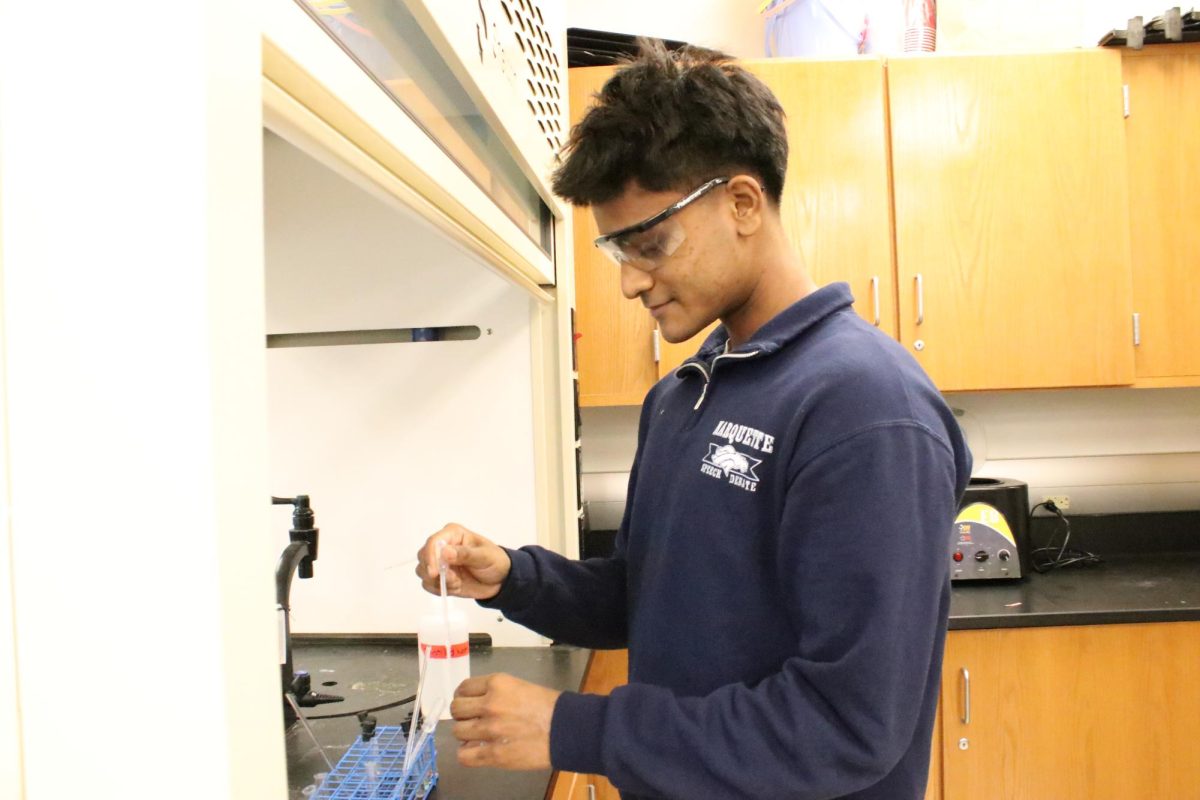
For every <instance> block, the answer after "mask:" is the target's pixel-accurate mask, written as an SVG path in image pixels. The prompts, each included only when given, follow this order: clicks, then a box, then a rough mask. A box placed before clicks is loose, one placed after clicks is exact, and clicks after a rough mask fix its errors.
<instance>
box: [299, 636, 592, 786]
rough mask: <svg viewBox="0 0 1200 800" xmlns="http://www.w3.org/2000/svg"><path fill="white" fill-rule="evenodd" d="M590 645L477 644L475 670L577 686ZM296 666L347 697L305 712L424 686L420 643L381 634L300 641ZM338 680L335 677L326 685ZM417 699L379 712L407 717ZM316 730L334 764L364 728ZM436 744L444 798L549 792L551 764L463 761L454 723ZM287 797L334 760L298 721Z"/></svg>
mask: <svg viewBox="0 0 1200 800" xmlns="http://www.w3.org/2000/svg"><path fill="white" fill-rule="evenodd" d="M589 655H590V651H588V650H582V649H579V648H575V647H562V646H557V645H556V646H553V647H495V648H493V647H477V646H475V645H474V644H472V646H471V674H472V675H486V674H489V673H492V672H507V673H509V674H510V675H515V676H517V677H518V678H523V679H525V680H528V681H532V682H533V683H537V684H540V685H542V686H549V687H552V688H556V689H569V690H577V689H578V688H579V686H580V684H581V683H582V682H583V675H584V672H585V670H586V669H587V662H588V657H589ZM293 659H294V661H295V668H296V669H297V670H307V671H308V673H309V674H310V675H311V676H312V683H313V691H316V692H321V693H326V694H337V695H341V696H343V697H345V698H346V699H345V700H344V701H343V702H341V703H331V704H329V705H322V706H318V707H316V708H308V709H304V712H305V716H306V717H317V716H321V715H325V714H338V713H342V712H347V711H357V710H360V709H366V708H371V707H373V706H379V705H384V704H386V703H391V702H395V701H396V700H400V699H402V698H404V697H408V696H409V695H412V694H414V693H415V692H416V689H417V650H416V647H412V646H405V645H403V644H399V643H392V644H388V643H379V642H348V643H329V642H305V641H303V640H299V641H297V642H295V643H294V646H293ZM328 682H334V684H335V685H325V684H326V683H328ZM410 708H411V706H406V707H401V708H393V709H388V710H386V711H379V712H375V713H374V716H375V717H376V719H377V720H378V722H379V725H380V726H383V725H400V724H402V723H403V722H404V720H405V719H406V717H407V716H408V712H409V710H410ZM311 725H312V729H313V733H314V734H316V737H317V740H318V741H319V742H320V743H321V745H322V748H323V749H324V750H325V753H326V755H327V756H329V760H330V761H332V762H333V763H334V764H336V763H337V762H338V759H339V758H341V757H342V754H343V753H345V752H346V750H348V749H349V747H350V745H351V744H353V743H354V741H355V739H356V738H357V737H358V734H359V727H358V720H357V719H356V718H355V717H348V718H342V719H328V720H320V719H314V720H312V721H311ZM434 740H435V743H436V746H437V752H438V758H437V764H438V771H439V773H440V778H439V780H438V785H437V788H435V789H434V790H433V793H432V794H431V795H430V797H431V798H440V800H474V799H475V798H479V799H480V800H483V798H487V800H534V799H535V798H541V797H543V796H544V795H545V793H546V787H547V786H548V785H549V783H550V775H551V773H550V770H544V771H540V772H506V771H504V770H498V769H486V768H476V769H467V768H465V767H460V766H459V765H458V761H457V759H456V757H455V754H456V752H457V750H458V742H456V741H455V740H454V736H453V735H452V732H451V723H449V722H442V723H441V724H439V725H438V726H437V730H436V731H435V732H434ZM286 744H287V761H288V797H289V800H302V799H303V795H302V794H301V790H302V789H303V788H304V787H305V786H307V785H308V784H310V783H312V779H313V775H314V774H315V773H318V772H327V771H328V767H327V766H326V764H325V762H324V760H323V759H322V758H321V754H320V753H319V752H318V751H317V748H316V746H315V745H314V744H313V743H312V740H311V739H310V738H309V736H308V734H307V733H305V731H304V728H303V726H302V725H300V724H299V723H296V724H294V725H292V727H291V728H289V729H288V731H287V736H286Z"/></svg>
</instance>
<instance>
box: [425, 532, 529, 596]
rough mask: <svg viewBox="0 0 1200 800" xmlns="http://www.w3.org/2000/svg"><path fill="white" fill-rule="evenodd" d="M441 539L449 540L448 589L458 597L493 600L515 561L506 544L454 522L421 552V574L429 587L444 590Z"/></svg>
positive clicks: (437, 591) (445, 558) (446, 554)
mask: <svg viewBox="0 0 1200 800" xmlns="http://www.w3.org/2000/svg"><path fill="white" fill-rule="evenodd" d="M438 542H445V543H446V544H445V549H443V550H442V561H444V562H445V564H446V592H447V593H448V594H450V595H452V596H454V597H466V598H469V599H471V600H490V599H491V598H493V597H495V596H496V595H497V594H498V593H499V592H500V586H501V584H503V583H504V579H505V578H507V577H508V571H509V569H511V568H512V562H511V561H510V560H509V558H508V553H507V552H505V550H504V548H503V547H500V546H499V545H497V544H495V543H493V542H492V541H490V540H488V539H485V538H484V537H482V536H480V535H479V534H478V533H474V532H472V531H469V530H467V529H466V528H464V527H463V526H461V525H456V524H454V523H450V524H449V525H447V526H446V527H444V528H442V529H441V530H440V531H438V532H437V533H435V534H434V535H433V536H430V537H429V539H428V541H426V542H425V544H424V546H423V547H421V549H420V550H419V551H418V552H417V577H418V578H420V579H421V585H422V586H424V587H425V591H427V592H430V593H431V594H440V593H441V587H440V582H439V574H440V573H439V571H438Z"/></svg>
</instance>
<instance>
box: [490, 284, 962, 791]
mask: <svg viewBox="0 0 1200 800" xmlns="http://www.w3.org/2000/svg"><path fill="white" fill-rule="evenodd" d="M851 302H852V298H851V296H850V292H849V289H848V287H847V286H846V285H845V284H834V285H831V286H827V287H825V288H823V289H821V290H819V291H817V292H815V293H813V294H811V295H809V296H808V297H805V298H804V299H802V300H800V301H799V302H797V303H795V304H794V305H792V306H791V307H790V308H788V309H786V310H785V311H783V312H782V313H780V314H779V315H778V316H776V317H775V318H774V319H772V320H771V321H770V322H768V323H767V324H766V325H764V326H763V327H762V328H761V329H760V330H759V331H758V332H757V333H755V334H754V336H753V337H752V338H751V340H750V341H748V342H746V343H745V344H743V345H741V346H739V347H736V348H733V349H731V350H729V351H728V352H725V350H726V341H727V334H726V332H725V331H724V328H723V327H721V328H718V329H717V331H716V332H715V333H714V334H713V335H712V336H711V337H709V339H708V341H707V342H706V343H705V344H704V345H703V347H702V348H701V350H700V352H699V353H698V354H697V355H696V356H695V357H693V358H691V359H689V360H688V361H686V362H685V363H684V364H683V366H681V367H680V368H679V369H678V370H677V371H676V372H675V374H674V375H673V376H669V377H667V378H664V379H663V380H662V381H660V382H659V383H658V384H657V385H656V386H655V387H654V388H653V389H652V390H651V391H650V393H649V395H647V397H646V401H645V403H644V405H643V407H642V413H641V422H640V425H639V430H638V449H637V456H636V458H635V460H634V464H633V469H632V474H631V475H630V480H629V492H628V500H627V504H626V508H625V517H624V520H623V521H622V524H621V528H620V531H619V533H618V536H617V549H616V553H615V555H614V556H613V557H612V558H608V559H588V560H586V561H571V560H568V559H566V558H563V557H562V556H559V555H557V554H555V553H553V552H550V551H548V550H545V549H542V548H539V547H535V546H531V547H524V548H521V549H520V550H515V551H510V555H511V556H512V570H511V572H510V574H509V576H508V578H507V579H506V581H505V583H504V585H503V586H502V588H501V591H500V593H499V594H498V595H497V596H496V597H495V598H493V599H492V600H491V601H490V602H488V603H485V605H487V606H489V607H494V608H499V609H501V610H503V611H504V613H505V615H506V616H507V617H509V618H510V619H512V620H513V621H515V622H518V623H520V624H522V625H525V626H527V627H529V628H532V629H533V630H535V631H538V632H540V633H542V634H543V635H545V636H549V637H551V638H553V639H556V640H559V641H564V642H570V643H573V644H578V645H580V646H584V647H591V648H616V647H624V646H628V648H629V679H630V682H629V685H627V686H623V687H620V688H617V689H616V690H614V691H613V692H612V694H611V695H610V696H607V697H602V696H598V695H585V694H577V693H572V692H568V693H564V694H563V695H562V696H561V697H560V698H559V700H558V702H557V704H556V706H555V709H554V716H553V720H552V724H551V732H550V751H551V761H552V762H553V765H554V767H555V768H556V769H562V770H571V771H575V772H583V773H598V774H603V775H605V776H607V777H608V778H609V780H610V781H611V782H612V783H613V784H614V785H615V786H616V787H617V788H618V789H619V790H620V791H621V794H622V797H624V798H688V799H689V800H695V799H697V798H706V799H707V798H723V799H725V798H772V800H781V799H782V798H791V799H792V800H817V799H818V798H821V799H822V800H826V799H828V798H853V800H920V798H921V797H923V794H924V788H925V783H926V779H927V775H928V769H929V748H930V740H931V735H932V730H933V720H934V711H935V708H936V706H937V695H938V687H939V683H940V670H941V660H942V647H943V644H944V640H945V631H946V619H947V613H948V607H949V588H950V586H949V566H948V565H949V564H950V558H949V556H950V551H951V531H952V527H953V519H954V515H955V511H956V509H957V504H958V500H959V498H960V497H961V495H962V491H963V489H964V487H965V486H966V483H967V478H968V476H969V474H970V467H971V459H970V453H969V451H968V450H967V448H966V445H965V443H964V441H963V438H962V435H961V432H960V430H959V428H958V425H957V423H956V422H955V420H954V418H953V415H952V414H951V412H950V410H949V409H948V408H947V407H946V404H945V403H944V402H943V400H942V398H941V396H940V395H939V394H938V392H937V390H936V389H935V388H934V386H933V384H932V383H931V382H930V380H929V379H928V377H927V376H926V375H925V373H924V372H923V371H922V370H921V368H920V367H919V366H918V365H917V363H916V362H915V361H914V360H913V359H912V358H911V357H910V356H909V355H908V353H907V352H905V350H904V348H903V347H901V346H900V345H899V344H898V343H897V342H895V341H894V340H892V339H890V338H888V337H887V336H885V335H884V334H882V333H880V332H879V331H878V330H876V329H875V328H873V327H871V326H870V325H868V324H867V323H865V322H864V321H862V320H861V319H860V318H859V317H858V315H857V314H855V313H854V311H853V310H852V309H851Z"/></svg>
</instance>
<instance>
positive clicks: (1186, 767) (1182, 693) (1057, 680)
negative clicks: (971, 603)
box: [942, 622, 1200, 800]
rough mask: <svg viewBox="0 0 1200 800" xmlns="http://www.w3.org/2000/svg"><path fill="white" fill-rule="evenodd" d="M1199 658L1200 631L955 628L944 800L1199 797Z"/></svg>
mask: <svg viewBox="0 0 1200 800" xmlns="http://www.w3.org/2000/svg"><path fill="white" fill-rule="evenodd" d="M1198 652H1200V622H1178V623H1150V624H1141V625H1092V626H1081V627H1069V628H1016V629H1007V630H984V631H951V633H950V635H949V637H948V639H947V643H946V657H945V668H944V673H943V681H942V723H943V777H944V784H943V786H944V792H945V797H946V798H947V800H1045V799H1046V798H1054V800H1132V798H1160V797H1161V798H1168V797H1169V798H1180V800H1183V798H1200V788H1198V787H1200V758H1198V757H1197V752H1198V751H1197V744H1196V742H1197V741H1200V659H1198V658H1197V657H1196V656H1197V653H1198ZM968 678H969V680H968ZM968 705H969V708H970V710H969V713H968V710H967V709H968ZM968 720H969V721H968Z"/></svg>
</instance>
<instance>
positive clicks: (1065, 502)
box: [1042, 494, 1071, 511]
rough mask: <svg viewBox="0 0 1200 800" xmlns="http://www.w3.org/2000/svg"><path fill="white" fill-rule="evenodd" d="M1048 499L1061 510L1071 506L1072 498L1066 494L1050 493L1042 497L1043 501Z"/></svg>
mask: <svg viewBox="0 0 1200 800" xmlns="http://www.w3.org/2000/svg"><path fill="white" fill-rule="evenodd" d="M1047 500H1049V501H1050V502H1052V503H1054V505H1056V506H1058V510H1059V511H1066V510H1067V509H1068V508H1070V507H1071V498H1070V497H1068V496H1067V495H1065V494H1048V495H1046V496H1045V497H1043V498H1042V502H1043V503H1044V502H1046V501H1047Z"/></svg>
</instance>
